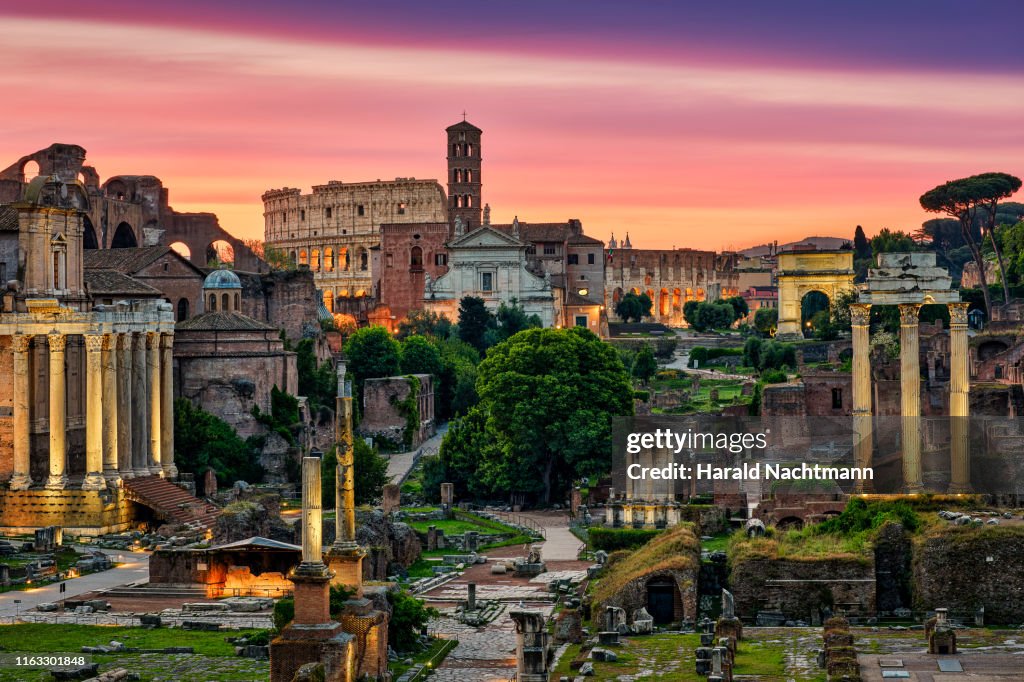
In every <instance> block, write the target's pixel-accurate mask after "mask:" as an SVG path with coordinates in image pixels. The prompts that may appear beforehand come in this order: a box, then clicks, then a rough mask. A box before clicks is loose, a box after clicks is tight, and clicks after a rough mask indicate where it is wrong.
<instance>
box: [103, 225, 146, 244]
mask: <svg viewBox="0 0 1024 682" xmlns="http://www.w3.org/2000/svg"><path fill="white" fill-rule="evenodd" d="M138 245H139V240H138V239H137V238H136V237H135V230H133V229H132V226H131V225H129V224H128V223H120V224H119V225H118V226H117V229H116V230H114V238H113V239H112V240H111V241H110V248H112V249H134V248H136V247H138Z"/></svg>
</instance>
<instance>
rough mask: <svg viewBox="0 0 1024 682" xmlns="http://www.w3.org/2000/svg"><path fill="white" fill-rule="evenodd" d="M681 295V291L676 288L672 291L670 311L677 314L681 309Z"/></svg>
mask: <svg viewBox="0 0 1024 682" xmlns="http://www.w3.org/2000/svg"><path fill="white" fill-rule="evenodd" d="M682 300H683V294H682V291H681V290H680V289H679V288H678V287H676V288H675V289H673V290H672V311H673V312H679V311H680V310H682V309H683V303H682Z"/></svg>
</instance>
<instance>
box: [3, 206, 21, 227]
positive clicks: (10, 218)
mask: <svg viewBox="0 0 1024 682" xmlns="http://www.w3.org/2000/svg"><path fill="white" fill-rule="evenodd" d="M0 231H3V232H17V231H18V210H17V209H15V208H13V207H11V206H0Z"/></svg>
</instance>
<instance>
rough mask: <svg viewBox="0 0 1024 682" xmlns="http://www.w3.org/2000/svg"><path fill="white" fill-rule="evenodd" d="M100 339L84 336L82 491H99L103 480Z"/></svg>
mask: <svg viewBox="0 0 1024 682" xmlns="http://www.w3.org/2000/svg"><path fill="white" fill-rule="evenodd" d="M102 352H103V336H102V335H101V334H86V335H85V353H86V355H85V359H86V362H85V367H86V372H85V390H86V401H87V402H86V405H85V479H84V480H83V481H82V490H102V489H104V488H106V487H107V482H106V481H105V480H104V478H103V358H102Z"/></svg>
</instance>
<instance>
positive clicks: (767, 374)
mask: <svg viewBox="0 0 1024 682" xmlns="http://www.w3.org/2000/svg"><path fill="white" fill-rule="evenodd" d="M787 381H789V377H788V376H787V375H786V373H785V372H783V371H782V370H781V369H769V370H766V371H764V372H761V382H762V383H765V384H784V383H786V382H787Z"/></svg>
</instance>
